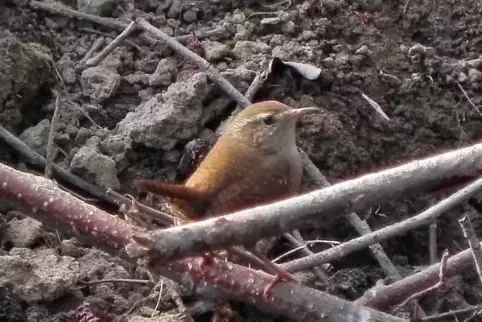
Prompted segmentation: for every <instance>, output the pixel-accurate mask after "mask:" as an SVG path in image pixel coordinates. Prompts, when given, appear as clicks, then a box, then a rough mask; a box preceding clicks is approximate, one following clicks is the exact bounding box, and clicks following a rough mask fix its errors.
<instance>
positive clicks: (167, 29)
mask: <svg viewBox="0 0 482 322" xmlns="http://www.w3.org/2000/svg"><path fill="white" fill-rule="evenodd" d="M159 29H160V30H161V31H162V32H163V33H165V34H166V35H168V36H170V37H172V36H174V30H173V29H172V28H171V27H169V26H165V27H162V28H159Z"/></svg>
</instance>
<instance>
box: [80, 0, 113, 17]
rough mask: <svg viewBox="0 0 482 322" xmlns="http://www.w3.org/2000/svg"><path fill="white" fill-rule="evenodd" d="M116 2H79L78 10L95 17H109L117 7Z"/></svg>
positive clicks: (82, 0) (88, 0)
mask: <svg viewBox="0 0 482 322" xmlns="http://www.w3.org/2000/svg"><path fill="white" fill-rule="evenodd" d="M116 4H117V1H116V0H77V9H78V10H79V11H81V12H85V13H88V14H91V15H95V16H101V17H102V16H103V17H108V16H111V15H112V11H113V10H114V7H115V6H116Z"/></svg>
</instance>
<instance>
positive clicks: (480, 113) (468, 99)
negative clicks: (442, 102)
mask: <svg viewBox="0 0 482 322" xmlns="http://www.w3.org/2000/svg"><path fill="white" fill-rule="evenodd" d="M457 86H458V87H459V89H460V90H461V91H462V93H463V94H464V96H465V98H466V99H467V101H468V102H469V104H470V105H471V106H472V107H473V108H474V110H475V111H476V112H477V113H479V115H480V116H482V112H480V110H479V108H478V107H477V106H476V105H475V104H474V102H472V100H471V99H470V97H469V95H468V94H467V92H466V91H465V89H464V88H463V87H462V85H460V83H457Z"/></svg>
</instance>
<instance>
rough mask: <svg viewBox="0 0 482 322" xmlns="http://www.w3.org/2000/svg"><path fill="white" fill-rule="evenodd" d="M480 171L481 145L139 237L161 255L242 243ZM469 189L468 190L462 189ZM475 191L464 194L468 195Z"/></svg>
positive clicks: (466, 196)
mask: <svg viewBox="0 0 482 322" xmlns="http://www.w3.org/2000/svg"><path fill="white" fill-rule="evenodd" d="M481 170H482V144H477V145H474V146H471V147H468V148H464V149H459V150H455V151H451V152H447V153H444V154H440V155H436V156H433V157H430V158H426V159H423V160H419V161H413V162H411V163H409V164H405V165H402V166H399V167H395V168H391V169H388V170H384V171H380V172H378V173H373V174H369V175H365V176H362V177H360V178H357V179H353V180H349V181H345V182H342V183H340V184H336V185H333V186H331V187H327V188H324V189H321V190H316V191H313V192H310V193H307V194H304V195H301V196H298V197H295V198H291V199H288V200H284V201H281V202H277V203H273V204H270V205H265V206H260V207H256V208H253V209H248V210H244V211H239V212H236V213H234V214H229V215H226V216H223V217H219V218H213V219H208V220H204V221H200V222H197V223H192V224H187V225H182V227H173V228H169V229H165V230H156V231H152V232H150V233H149V234H147V235H143V236H137V237H136V238H137V240H138V241H141V240H142V242H143V243H146V244H148V245H149V246H152V247H154V248H156V249H157V250H158V251H159V253H160V256H161V257H162V258H163V259H169V258H174V257H182V256H186V255H188V254H192V253H196V252H199V251H205V250H208V249H220V248H225V247H227V246H231V245H241V244H245V243H248V242H253V241H255V240H259V239H261V238H264V237H268V236H276V235H279V234H281V233H283V232H286V231H291V230H293V229H295V228H298V229H302V228H305V227H310V226H313V225H314V224H315V223H316V221H319V220H321V219H325V218H326V219H328V220H329V219H330V216H331V217H333V216H334V214H336V215H338V216H340V215H342V214H346V213H350V212H353V211H357V210H361V209H364V208H366V207H367V206H369V205H370V204H373V203H382V202H385V201H387V200H392V199H394V198H400V197H404V196H406V195H410V194H413V193H416V192H421V191H424V190H426V189H434V188H436V187H437V186H438V185H440V184H441V183H442V182H443V180H444V179H452V178H453V177H454V176H460V175H467V174H468V173H471V174H475V173H478V172H480V171H481ZM464 191H465V190H464ZM470 196H471V195H468V194H466V195H465V199H462V200H466V199H467V198H469V197H470Z"/></svg>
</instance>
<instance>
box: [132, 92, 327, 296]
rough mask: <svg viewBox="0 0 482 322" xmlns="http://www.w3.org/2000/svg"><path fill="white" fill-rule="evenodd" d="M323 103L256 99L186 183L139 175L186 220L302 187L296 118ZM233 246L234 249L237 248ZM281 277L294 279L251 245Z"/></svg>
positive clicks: (146, 186)
mask: <svg viewBox="0 0 482 322" xmlns="http://www.w3.org/2000/svg"><path fill="white" fill-rule="evenodd" d="M314 112H319V110H318V109H317V108H302V109H292V108H291V107H289V106H287V105H285V104H282V103H280V102H277V101H265V102H260V103H256V104H253V105H251V106H249V107H247V108H246V109H244V110H243V111H241V112H240V113H239V114H238V115H237V116H236V117H235V119H234V120H232V121H231V122H230V123H229V124H228V125H227V126H226V128H225V129H224V133H223V134H222V135H221V136H220V137H219V139H218V141H217V142H216V143H215V145H214V146H213V148H212V149H211V150H210V151H209V153H208V154H207V155H206V157H205V158H204V160H203V161H202V162H201V164H200V165H199V167H198V168H197V169H196V171H195V172H194V173H193V174H192V175H191V176H190V177H189V179H188V180H187V181H186V183H185V184H184V185H180V184H166V183H162V182H158V181H155V180H139V181H137V183H136V186H137V188H138V189H140V190H144V191H150V192H153V193H156V194H159V195H162V196H165V197H169V198H172V201H171V203H170V204H171V208H172V211H173V215H174V216H176V217H177V218H178V219H180V220H181V221H184V222H186V221H195V220H198V219H200V218H203V217H211V216H219V215H223V214H227V213H230V212H235V211H238V210H242V209H246V208H251V207H254V206H257V205H260V204H264V203H268V202H273V201H275V200H279V199H283V198H286V197H288V196H290V195H294V194H296V193H298V191H299V188H300V185H301V178H302V174H303V168H302V162H301V156H300V154H299V152H298V149H297V147H296V135H295V134H296V121H297V120H298V118H299V117H300V116H301V115H304V114H308V113H314ZM231 250H232V249H231ZM251 251H252V252H253V253H254V254H256V255H257V257H259V258H260V260H261V262H263V263H265V266H266V267H265V268H267V269H269V270H270V271H272V272H273V273H274V274H276V275H277V278H276V279H275V280H274V281H273V282H272V283H271V285H270V286H268V287H267V288H266V290H265V293H268V292H269V291H270V290H271V288H272V287H273V286H274V285H275V284H276V283H277V281H279V280H280V278H281V277H283V278H284V279H290V278H291V277H290V276H289V274H287V273H285V272H283V271H281V270H280V269H279V268H278V267H277V266H276V265H274V264H273V263H271V262H270V261H269V259H267V258H266V257H265V256H264V255H262V254H260V253H259V252H257V251H256V250H255V249H252V250H251Z"/></svg>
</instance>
